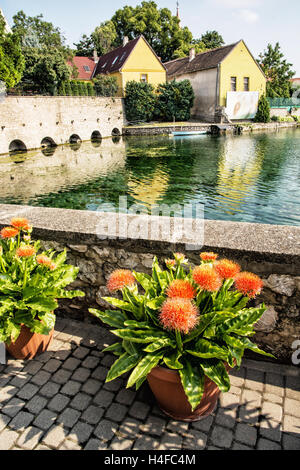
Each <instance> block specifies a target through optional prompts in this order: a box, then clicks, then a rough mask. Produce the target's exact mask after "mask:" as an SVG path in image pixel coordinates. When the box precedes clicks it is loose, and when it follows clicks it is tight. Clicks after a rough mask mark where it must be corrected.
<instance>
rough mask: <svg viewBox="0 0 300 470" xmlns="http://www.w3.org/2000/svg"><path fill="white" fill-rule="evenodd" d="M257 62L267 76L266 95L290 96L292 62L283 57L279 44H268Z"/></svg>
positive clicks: (292, 72) (274, 96)
mask: <svg viewBox="0 0 300 470" xmlns="http://www.w3.org/2000/svg"><path fill="white" fill-rule="evenodd" d="M258 62H259V64H260V66H261V68H262V69H263V71H264V73H265V75H266V77H267V80H268V81H267V96H268V97H269V98H278V97H279V98H280V97H282V98H289V97H290V96H291V82H290V79H291V78H292V77H293V76H294V75H295V72H294V71H293V70H292V64H290V63H288V62H287V61H286V59H284V55H283V53H282V52H281V48H280V44H279V43H278V42H277V43H276V44H275V46H274V47H273V46H272V45H271V44H268V47H267V50H265V51H264V52H263V53H262V54H260V55H259V59H258Z"/></svg>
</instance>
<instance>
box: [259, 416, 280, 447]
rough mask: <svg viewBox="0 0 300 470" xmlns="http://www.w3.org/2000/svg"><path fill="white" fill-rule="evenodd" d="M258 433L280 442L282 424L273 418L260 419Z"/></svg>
mask: <svg viewBox="0 0 300 470" xmlns="http://www.w3.org/2000/svg"><path fill="white" fill-rule="evenodd" d="M259 432H260V435H261V436H262V437H264V438H266V439H269V440H271V441H276V442H281V436H282V424H281V423H278V422H277V421H274V420H269V419H266V420H262V421H261V422H260V428H259Z"/></svg>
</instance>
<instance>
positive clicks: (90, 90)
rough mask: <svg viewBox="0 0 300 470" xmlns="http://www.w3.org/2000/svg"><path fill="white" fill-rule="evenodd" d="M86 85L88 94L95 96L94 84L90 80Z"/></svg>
mask: <svg viewBox="0 0 300 470" xmlns="http://www.w3.org/2000/svg"><path fill="white" fill-rule="evenodd" d="M86 87H87V93H88V96H95V89H94V85H93V84H92V83H91V82H88V83H87V85H86Z"/></svg>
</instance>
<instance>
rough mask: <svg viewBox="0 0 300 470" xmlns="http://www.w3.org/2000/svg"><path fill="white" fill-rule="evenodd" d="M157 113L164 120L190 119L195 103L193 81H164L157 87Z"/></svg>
mask: <svg viewBox="0 0 300 470" xmlns="http://www.w3.org/2000/svg"><path fill="white" fill-rule="evenodd" d="M157 93H158V98H157V110H156V115H157V117H158V118H160V119H162V120H163V121H173V120H175V121H188V120H189V119H190V117H191V109H192V107H193V105H194V100H195V94H194V90H193V87H192V85H191V82H190V81H189V80H182V81H181V82H176V80H173V81H172V82H168V83H163V84H161V85H159V87H158V89H157Z"/></svg>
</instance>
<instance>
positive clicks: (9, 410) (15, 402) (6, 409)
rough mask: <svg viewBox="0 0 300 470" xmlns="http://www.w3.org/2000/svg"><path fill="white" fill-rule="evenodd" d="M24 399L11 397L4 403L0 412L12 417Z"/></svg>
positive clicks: (23, 404) (17, 411) (21, 405)
mask: <svg viewBox="0 0 300 470" xmlns="http://www.w3.org/2000/svg"><path fill="white" fill-rule="evenodd" d="M25 404H26V401H24V400H21V399H20V398H12V399H11V400H10V401H9V402H8V403H6V405H4V406H3V407H2V409H1V412H2V413H4V414H5V415H8V416H10V417H11V418H13V417H14V416H16V414H18V413H19V411H21V410H22V408H23V407H24V406H25Z"/></svg>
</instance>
